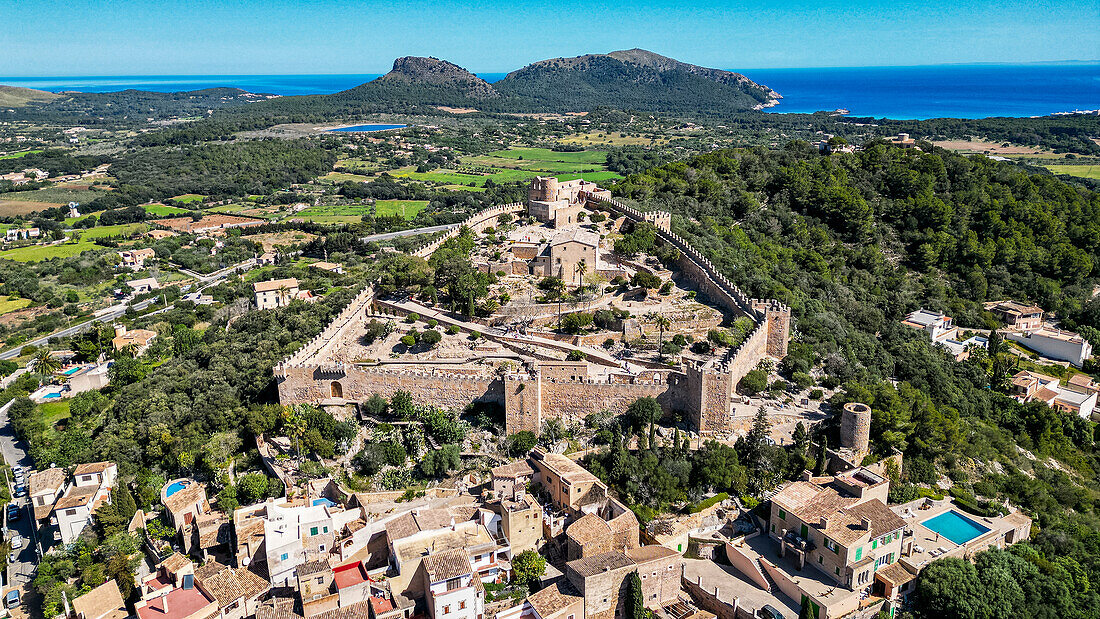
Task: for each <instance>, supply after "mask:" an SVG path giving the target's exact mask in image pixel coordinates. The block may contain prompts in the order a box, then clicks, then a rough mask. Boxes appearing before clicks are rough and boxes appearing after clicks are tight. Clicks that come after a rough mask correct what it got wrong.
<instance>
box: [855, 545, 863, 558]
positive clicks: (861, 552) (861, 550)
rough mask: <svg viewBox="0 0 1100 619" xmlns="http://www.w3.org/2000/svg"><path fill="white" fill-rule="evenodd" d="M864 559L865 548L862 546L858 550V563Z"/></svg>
mask: <svg viewBox="0 0 1100 619" xmlns="http://www.w3.org/2000/svg"><path fill="white" fill-rule="evenodd" d="M862 558H863V546H860V547H859V548H856V561H859V560H860V559H862Z"/></svg>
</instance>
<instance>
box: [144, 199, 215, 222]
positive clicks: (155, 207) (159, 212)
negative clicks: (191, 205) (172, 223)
mask: <svg viewBox="0 0 1100 619" xmlns="http://www.w3.org/2000/svg"><path fill="white" fill-rule="evenodd" d="M199 199H200V200H201V199H202V198H201V196H200V198H199ZM141 208H143V209H145V212H146V213H149V214H150V215H156V216H157V217H172V216H173V215H183V214H186V213H190V212H191V211H189V210H187V209H185V208H178V207H175V206H168V205H166V204H142V205H141Z"/></svg>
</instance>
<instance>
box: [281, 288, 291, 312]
mask: <svg viewBox="0 0 1100 619" xmlns="http://www.w3.org/2000/svg"><path fill="white" fill-rule="evenodd" d="M289 292H290V288H287V286H286V284H279V305H281V306H283V307H285V306H287V305H290V301H289V300H287V298H286V296H287V294H288V293H289Z"/></svg>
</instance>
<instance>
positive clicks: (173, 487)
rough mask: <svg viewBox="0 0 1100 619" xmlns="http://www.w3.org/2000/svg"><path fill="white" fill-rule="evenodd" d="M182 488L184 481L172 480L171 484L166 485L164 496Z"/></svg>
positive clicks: (168, 495)
mask: <svg viewBox="0 0 1100 619" xmlns="http://www.w3.org/2000/svg"><path fill="white" fill-rule="evenodd" d="M183 488H184V483H183V482H182V481H174V482H172V485H171V486H168V489H167V490H165V491H164V496H166V497H170V496H172V495H173V494H175V493H177V492H179V491H180V490H183Z"/></svg>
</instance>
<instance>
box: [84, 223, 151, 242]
mask: <svg viewBox="0 0 1100 619" xmlns="http://www.w3.org/2000/svg"><path fill="white" fill-rule="evenodd" d="M148 229H149V226H146V225H145V224H118V225H117V226H96V227H95V228H89V229H87V230H84V231H81V233H80V238H81V239H82V240H83V239H101V238H103V237H105V236H130V235H131V234H134V233H139V232H145V231H146V230H148Z"/></svg>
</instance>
